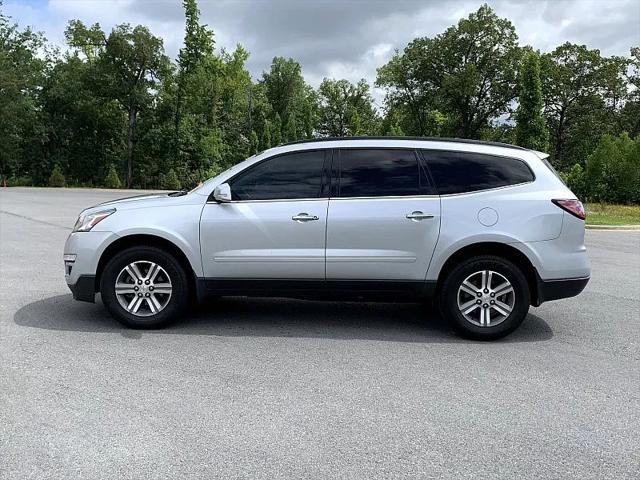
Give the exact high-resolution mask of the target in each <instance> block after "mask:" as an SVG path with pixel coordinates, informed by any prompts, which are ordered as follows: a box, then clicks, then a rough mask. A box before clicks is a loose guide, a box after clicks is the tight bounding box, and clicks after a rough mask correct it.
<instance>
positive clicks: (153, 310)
mask: <svg viewBox="0 0 640 480" xmlns="http://www.w3.org/2000/svg"><path fill="white" fill-rule="evenodd" d="M145 301H146V302H147V306H148V307H149V311H151V313H156V311H157V310H158V309H157V308H156V306H155V305H154V303H153V302H152V301H151V298H145Z"/></svg>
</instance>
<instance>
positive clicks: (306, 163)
mask: <svg viewBox="0 0 640 480" xmlns="http://www.w3.org/2000/svg"><path fill="white" fill-rule="evenodd" d="M325 152H326V151H325V150H317V151H311V152H292V153H287V154H284V155H280V156H278V157H275V158H271V159H269V160H265V161H264V162H261V163H259V164H257V165H256V166H254V167H250V168H249V170H247V171H246V172H243V173H241V174H240V175H239V176H238V177H236V178H235V179H234V180H232V181H231V182H230V186H231V197H232V199H233V200H288V199H299V198H318V197H320V196H321V193H322V177H323V166H324V159H325V154H326V153H325Z"/></svg>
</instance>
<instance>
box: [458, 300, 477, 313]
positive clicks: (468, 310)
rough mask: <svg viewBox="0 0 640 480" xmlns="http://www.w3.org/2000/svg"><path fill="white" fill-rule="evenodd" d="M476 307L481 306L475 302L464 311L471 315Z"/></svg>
mask: <svg viewBox="0 0 640 480" xmlns="http://www.w3.org/2000/svg"><path fill="white" fill-rule="evenodd" d="M476 308H480V305H478V304H476V303H475V302H474V303H473V305H471V306H470V307H469V308H467V309H466V310H464V311H463V312H462V313H464V314H465V315H469V314H470V313H471V312H473V311H474V310H475V309H476Z"/></svg>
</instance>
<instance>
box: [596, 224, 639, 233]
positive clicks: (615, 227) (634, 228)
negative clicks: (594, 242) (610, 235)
mask: <svg viewBox="0 0 640 480" xmlns="http://www.w3.org/2000/svg"><path fill="white" fill-rule="evenodd" d="M585 228H586V229H587V230H619V231H623V232H634V231H638V230H640V225H586V226H585Z"/></svg>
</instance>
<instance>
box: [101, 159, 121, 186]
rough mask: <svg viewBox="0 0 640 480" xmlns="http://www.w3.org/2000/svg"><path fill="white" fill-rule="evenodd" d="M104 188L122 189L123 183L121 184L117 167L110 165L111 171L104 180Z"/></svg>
mask: <svg viewBox="0 0 640 480" xmlns="http://www.w3.org/2000/svg"><path fill="white" fill-rule="evenodd" d="M104 186H105V187H107V188H122V182H120V177H119V176H118V172H117V170H116V166H115V165H113V164H111V165H109V171H108V172H107V176H106V177H105V179H104Z"/></svg>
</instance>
